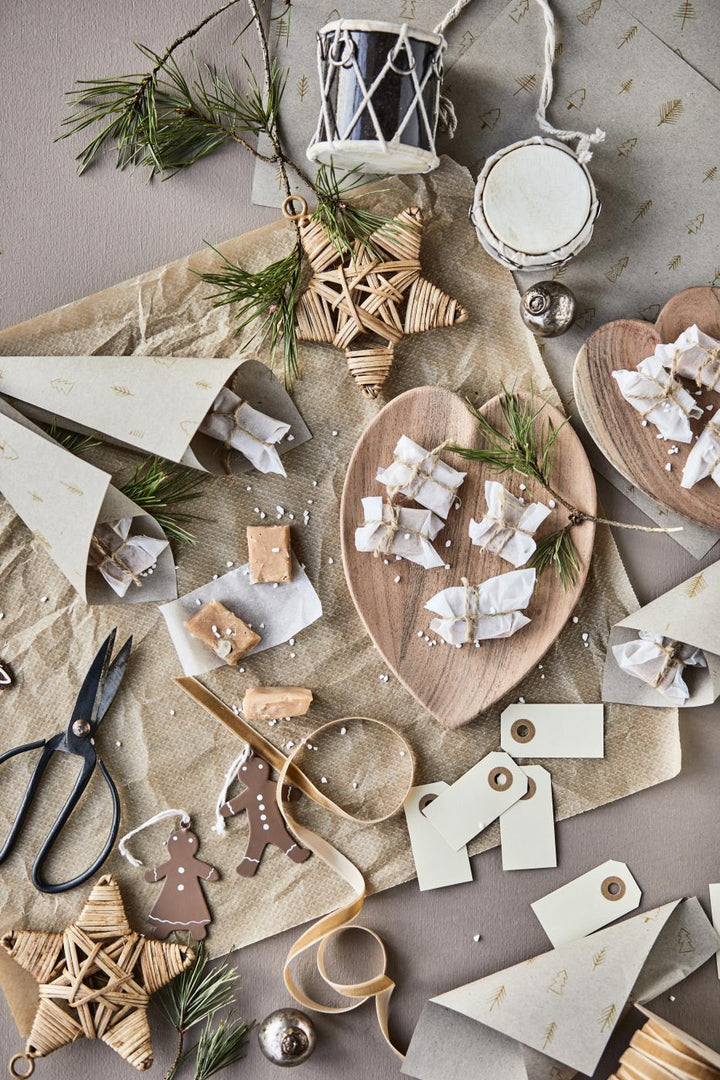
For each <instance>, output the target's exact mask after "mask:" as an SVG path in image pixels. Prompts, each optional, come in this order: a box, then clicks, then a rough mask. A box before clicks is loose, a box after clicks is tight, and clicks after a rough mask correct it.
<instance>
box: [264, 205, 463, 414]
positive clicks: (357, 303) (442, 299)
mask: <svg viewBox="0 0 720 1080" xmlns="http://www.w3.org/2000/svg"><path fill="white" fill-rule="evenodd" d="M287 205H288V200H286V207H287ZM286 207H284V208H283V209H284V212H285V214H286V216H287V217H292V218H293V219H294V220H297V222H298V226H299V229H300V236H301V240H302V245H303V248H304V250H305V254H306V255H307V257H308V261H309V262H310V265H311V267H312V270H313V276H312V278H311V279H310V282H309V283H308V287H307V289H306V290H305V292H304V293H303V294H302V296H301V297H300V299H299V300H298V303H297V306H296V309H295V313H296V314H295V319H296V325H297V335H298V338H299V339H300V341H314V342H318V343H324V344H331V345H335V346H336V347H337V348H339V349H343V350H344V351H345V356H346V357H347V363H348V368H349V370H350V374H351V375H352V376H353V378H354V379H355V380H356V381H357V382H358V384H359V385H360V387H361V388H362V390H363V393H365V394H366V395H367V396H368V397H372V398H374V397H377V395H378V393H379V391H380V389H381V387H382V385H383V383H384V382H385V380H386V378H387V377H388V374H389V372H390V368H391V366H392V362H393V355H394V351H395V346H396V344H397V343H398V342H399V341H401V340H402V338H403V337H404V336H405V335H406V334H418V333H420V332H421V331H423V330H434V329H436V328H437V327H441V326H456V325H457V324H458V323H462V322H465V320H466V319H467V317H468V313H467V311H466V310H465V308H464V307H462V305H461V304H459V303H458V302H457V300H454V299H453V298H452V297H451V296H448V294H447V293H445V292H443V291H442V289H439V288H438V287H437V285H433V284H432V283H431V282H430V281H428V280H427V279H426V278H424V277H423V276H422V266H421V265H420V244H421V241H422V231H423V220H422V211H421V210H420V208H419V207H417V206H409V207H407V208H406V209H405V210H403V211H402V212H401V213H399V214H397V215H396V217H394V218H392V219H391V220H390V221H388V222H386V223H385V224H384V225H383V226H382V227H381V228H380V229H378V230H377V231H376V232H374V233H373V234H372V235H371V237H370V238H369V243H366V244H356V246H355V248H354V249H353V251H352V252H349V253H345V254H343V253H342V252H340V251H339V250H338V248H337V247H336V245H335V244H333V242H332V241H331V240H330V238H329V237H328V235H327V233H326V232H325V230H324V229H323V227H322V225H320V223H319V222H317V221H315V220H314V219H313V218H311V217H308V215H307V205H304V206H303V210H302V211H301V213H300V214H297V215H293V214H291V213H289V212H288V210H287V209H286Z"/></svg>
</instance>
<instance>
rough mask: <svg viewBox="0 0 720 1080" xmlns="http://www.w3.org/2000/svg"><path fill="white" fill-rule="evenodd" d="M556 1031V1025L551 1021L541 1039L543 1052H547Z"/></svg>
mask: <svg viewBox="0 0 720 1080" xmlns="http://www.w3.org/2000/svg"><path fill="white" fill-rule="evenodd" d="M556 1031H557V1024H556V1022H555V1021H554V1020H551V1021H550V1023H549V1024H548V1026H547V1028H546V1029H545V1037H544V1039H543V1050H547V1048H548V1046H549V1045H550V1043H551V1042H552V1041H553V1039H554V1038H555V1032H556Z"/></svg>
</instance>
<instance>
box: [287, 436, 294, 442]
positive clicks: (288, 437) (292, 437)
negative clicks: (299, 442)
mask: <svg viewBox="0 0 720 1080" xmlns="http://www.w3.org/2000/svg"><path fill="white" fill-rule="evenodd" d="M286 438H287V441H288V442H295V436H294V435H288V436H286Z"/></svg>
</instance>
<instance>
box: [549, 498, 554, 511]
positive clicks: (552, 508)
mask: <svg viewBox="0 0 720 1080" xmlns="http://www.w3.org/2000/svg"><path fill="white" fill-rule="evenodd" d="M548 506H549V507H550V509H551V510H554V509H555V506H556V503H555V500H554V499H548Z"/></svg>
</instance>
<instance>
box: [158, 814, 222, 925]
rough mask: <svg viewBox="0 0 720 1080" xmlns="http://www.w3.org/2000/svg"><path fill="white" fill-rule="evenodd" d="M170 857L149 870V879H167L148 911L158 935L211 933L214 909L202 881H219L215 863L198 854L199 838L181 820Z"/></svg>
mask: <svg viewBox="0 0 720 1080" xmlns="http://www.w3.org/2000/svg"><path fill="white" fill-rule="evenodd" d="M166 846H167V849H168V854H169V856H170V858H169V859H168V860H167V862H164V863H162V864H161V865H160V866H155V867H153V869H152V870H147V871H146V872H145V880H146V881H161V880H164V885H163V887H162V892H161V893H160V895H159V897H158V898H157V901H156V903H155V906H154V907H153V909H152V911H151V912H150V914H149V915H148V921H149V922H151V923H152V925H153V927H154V929H155V936H156V937H158V938H162V939H164V938H166V937H169V936H170V934H171V933H172V932H173V931H174V930H185V931H188V932H189V933H190V934H192V936H193V937H194V939H195V941H201V940H202V939H203V938H204V937H205V935H206V934H207V927H208V923H209V922H210V912H209V910H208V906H207V901H206V900H205V893H204V892H203V887H202V885H201V884H200V883H201V882H202V881H218V880H219V878H220V875H219V874H218V872H217V870H216V869H215V867H214V866H210V864H209V863H206V862H201V861H200V859H197V858H196V857H195V852H196V851H197V849H198V838H197V836H196V835H195V833H194V832H191V831H190V827H189V824H181V825H180V828H179V829H175V830H174V832H172V833H171V834H170V836H169V838H168V841H167V845H166Z"/></svg>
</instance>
